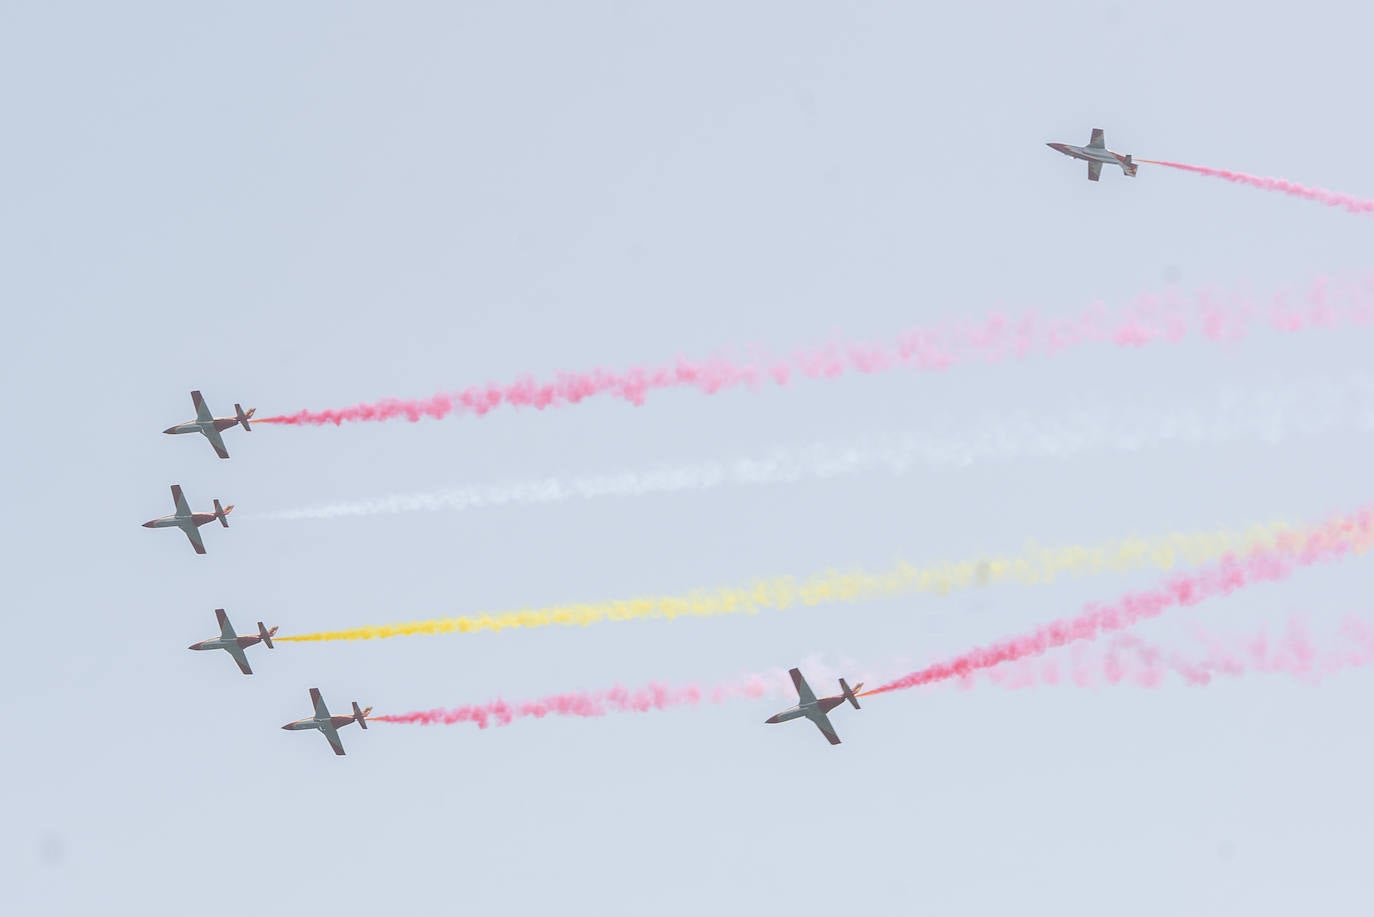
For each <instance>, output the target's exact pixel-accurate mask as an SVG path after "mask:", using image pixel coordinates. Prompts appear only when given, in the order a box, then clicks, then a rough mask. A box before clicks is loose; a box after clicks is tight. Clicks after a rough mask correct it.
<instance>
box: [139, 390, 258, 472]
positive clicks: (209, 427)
mask: <svg viewBox="0 0 1374 917" xmlns="http://www.w3.org/2000/svg"><path fill="white" fill-rule="evenodd" d="M191 403H192V404H194V405H195V406H196V419H195V420H188V421H186V422H185V423H179V424H177V425H176V426H175V427H168V428H167V429H165V430H163V431H162V432H163V433H172V434H176V433H202V434H204V436H205V438H206V439H208V440H209V441H210V445H211V446H213V447H214V449H215V454H216V455H218V456H219V457H220V458H222V459H227V458H228V457H229V450H228V449H226V448H224V437H222V436H220V435H219V434H220V431H222V430H227V429H229V428H230V427H232V426H234V425H236V424H243V428H244V429H245V430H247V431H249V432H250V433H251V432H252V430H253V428H252V427H250V426H248V418H250V417H252V416H253V412H254V411H256V410H257V408H249V409H248V411H247V413H244V410H243V408H242V407H240V406H239V405H237V404H235V405H234V416H233V417H216V416H214V415H213V414H211V413H210V409H209V408H207V407H206V406H205V399H204V398H202V397H200V392H192V393H191Z"/></svg>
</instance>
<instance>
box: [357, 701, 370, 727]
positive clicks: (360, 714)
mask: <svg viewBox="0 0 1374 917" xmlns="http://www.w3.org/2000/svg"><path fill="white" fill-rule="evenodd" d="M371 712H372V708H371V707H368V708H367V709H366V710H361V709H359V708H358V702H357V701H354V702H353V719H354V720H356V721H357V723H358V725H359V726H361V727H363V728H364V729H366V728H367V715H368V714H369V713H371Z"/></svg>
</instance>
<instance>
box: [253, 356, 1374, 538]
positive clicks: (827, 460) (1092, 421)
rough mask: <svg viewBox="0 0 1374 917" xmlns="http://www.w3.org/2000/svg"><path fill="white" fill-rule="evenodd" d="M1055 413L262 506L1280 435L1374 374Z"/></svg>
mask: <svg viewBox="0 0 1374 917" xmlns="http://www.w3.org/2000/svg"><path fill="white" fill-rule="evenodd" d="M1066 407H1070V408H1071V409H1068V410H1063V411H1062V412H1060V413H1057V414H1054V415H1048V416H1046V415H1039V416H1036V415H1031V414H1027V413H1024V412H1021V413H1016V414H1000V415H991V416H985V417H983V418H981V419H980V422H979V424H978V425H977V426H976V427H972V428H970V429H968V430H967V431H966V432H963V433H949V432H947V431H944V430H940V429H931V430H927V431H921V432H916V431H912V432H907V433H901V434H889V435H883V436H871V437H863V438H856V439H850V440H843V441H841V440H836V441H832V442H815V443H810V444H808V445H805V446H796V447H790V448H789V447H778V448H775V449H773V450H771V451H769V452H761V453H759V454H757V455H753V456H749V457H740V458H734V459H717V460H706V461H701V462H682V463H678V464H672V465H667V464H665V465H659V466H656V467H650V468H643V469H639V470H627V471H617V472H610V473H606V474H593V475H586V476H582V477H556V476H548V477H542V478H531V479H528V480H523V481H507V482H503V483H493V484H470V485H465V486H458V487H449V488H445V489H443V490H435V491H429V492H423V493H400V494H391V495H388V496H381V497H371V498H364V499H358V500H348V501H342V502H338V503H329V504H324V505H319V506H313V507H303V508H300V509H288V510H280V511H277V512H268V513H262V514H258V515H256V516H253V517H252V518H256V519H274V520H295V519H337V518H342V517H350V516H373V515H379V514H393V513H408V512H436V511H440V510H449V511H465V510H475V509H486V508H491V507H501V506H532V505H537V506H542V505H549V504H558V503H565V502H567V501H570V500H595V499H605V498H626V497H640V496H646V495H650V494H679V493H700V492H703V491H707V490H714V489H717V488H720V487H747V486H776V485H785V484H791V483H796V482H798V481H806V480H829V479H831V478H836V477H844V476H850V475H858V474H875V473H877V474H881V473H886V474H891V475H902V474H907V473H909V472H911V471H913V470H916V469H948V468H964V467H967V466H969V465H973V464H976V463H979V462H998V461H1002V462H1015V461H1024V460H1034V459H1064V458H1072V457H1075V456H1078V455H1082V454H1084V453H1102V452H1107V453H1114V454H1131V453H1138V452H1141V451H1144V450H1148V449H1156V448H1163V447H1166V446H1174V445H1179V446H1188V445H1207V446H1211V445H1218V444H1222V443H1232V442H1262V443H1276V442H1280V441H1283V440H1285V439H1288V438H1290V437H1294V436H1315V435H1320V434H1325V433H1331V432H1341V433H1346V434H1349V433H1352V432H1362V433H1367V432H1369V431H1371V430H1374V376H1368V375H1365V374H1362V373H1353V374H1350V375H1348V376H1345V377H1341V378H1336V379H1332V378H1318V379H1308V380H1298V381H1295V382H1287V383H1285V384H1283V385H1277V386H1270V387H1256V386H1227V387H1224V388H1221V389H1218V390H1216V391H1214V392H1211V393H1201V392H1199V393H1197V394H1196V395H1195V396H1194V397H1193V398H1192V399H1191V400H1190V402H1189V404H1187V405H1185V406H1182V407H1178V408H1172V409H1160V410H1159V411H1158V412H1156V413H1152V414H1149V415H1144V416H1137V417H1127V416H1124V415H1123V413H1122V409H1121V405H1120V404H1118V403H1112V402H1105V401H1104V402H1100V403H1096V404H1080V405H1078V406H1066Z"/></svg>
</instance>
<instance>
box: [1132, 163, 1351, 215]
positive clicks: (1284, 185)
mask: <svg viewBox="0 0 1374 917" xmlns="http://www.w3.org/2000/svg"><path fill="white" fill-rule="evenodd" d="M1136 161H1137V162H1148V163H1152V164H1154V165H1157V166H1168V167H1169V168H1171V169H1182V170H1183V171H1185V172H1196V173H1197V174H1198V175H1210V176H1212V177H1213V178H1224V179H1226V180H1227V181H1231V182H1237V183H1238V184H1242V185H1250V186H1252V187H1255V188H1262V189H1263V190H1265V191H1282V192H1283V193H1284V194H1293V195H1296V196H1297V197H1305V198H1307V199H1308V200H1309V201H1316V202H1317V203H1319V204H1325V205H1326V206H1328V207H1344V208H1345V209H1346V210H1349V211H1350V212H1351V213H1374V201H1371V200H1366V199H1364V198H1359V197H1352V196H1350V195H1349V194H1341V193H1340V192H1339V191H1327V190H1326V189H1325V188H1308V187H1307V186H1305V185H1300V184H1298V183H1297V182H1291V181H1288V180H1287V179H1286V178H1265V177H1263V176H1260V175H1247V174H1246V173H1244V172H1232V171H1230V170H1229V169H1210V168H1208V167H1207V166H1192V165H1188V164H1187V163H1185V162H1168V161H1166V160H1162V159H1138V160H1136Z"/></svg>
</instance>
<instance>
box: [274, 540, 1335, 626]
mask: <svg viewBox="0 0 1374 917" xmlns="http://www.w3.org/2000/svg"><path fill="white" fill-rule="evenodd" d="M1306 531H1310V530H1309V529H1305V528H1300V529H1294V528H1293V527H1291V526H1288V525H1285V524H1282V523H1270V524H1269V525H1257V526H1252V527H1250V528H1249V529H1244V530H1229V531H1228V530H1220V531H1211V532H1193V533H1175V534H1171V535H1166V536H1163V537H1159V538H1152V539H1144V538H1130V539H1125V540H1121V541H1115V542H1109V543H1106V544H1099V545H1066V546H1060V547H1040V546H1036V545H1031V546H1029V547H1028V548H1027V549H1026V551H1025V552H1023V553H1022V554H1020V555H1017V556H1010V557H996V558H981V559H974V560H966V561H962V562H959V563H950V564H940V565H935V566H930V567H914V566H911V565H909V564H906V563H901V564H898V565H897V566H895V567H893V568H891V569H888V570H886V571H883V572H880V573H871V572H867V571H863V570H859V571H852V572H834V571H832V572H826V573H823V574H819V575H816V576H812V577H809V578H807V579H805V580H802V581H800V582H798V581H797V580H796V579H795V578H794V577H790V576H783V577H776V578H773V579H767V580H758V581H756V582H754V583H752V584H750V585H748V586H741V587H734V588H726V589H718V590H714V591H707V590H696V591H693V592H690V593H687V594H685V595H664V596H641V597H637V598H632V599H621V600H618V601H610V602H600V603H594V604H579V605H556V606H552V607H545V608H535V609H521V610H519V611H506V612H494V613H484V614H476V615H464V616H460V617H450V618H431V619H429V620H424V621H411V622H405V623H398V624H377V625H366V626H363V627H355V628H349V629H346V630H334V631H320V632H317V633H309V634H297V635H291V636H278V637H276V638H275V639H276V641H277V642H278V643H286V642H292V641H296V642H301V641H319V640H374V639H382V638H387V637H403V636H418V635H422V634H447V633H473V632H477V631H485V630H493V631H495V630H506V629H510V628H535V627H549V626H554V625H557V626H586V625H589V624H598V623H603V622H607V621H636V620H644V619H650V618H666V619H673V618H683V617H717V616H723V615H736V614H757V613H758V612H759V611H763V610H782V609H788V608H795V607H798V606H819V605H832V604H839V603H852V602H859V601H871V600H874V599H883V598H892V597H897V596H904V595H914V594H918V593H935V594H946V593H949V592H951V591H954V590H957V589H968V588H972V587H975V586H986V585H992V584H996V583H1004V582H1015V583H1025V584H1038V583H1049V582H1053V581H1054V580H1055V578H1056V577H1058V576H1061V575H1074V574H1076V575H1085V574H1093V573H1101V572H1108V571H1121V570H1134V569H1141V568H1145V567H1156V568H1160V569H1172V568H1173V567H1174V566H1175V565H1176V564H1178V563H1180V562H1184V563H1190V564H1202V563H1207V562H1209V561H1213V560H1216V559H1217V558H1220V557H1223V556H1225V555H1228V554H1232V553H1236V552H1247V551H1255V550H1262V549H1264V548H1266V547H1273V546H1276V545H1278V544H1281V543H1283V542H1284V541H1285V539H1290V540H1291V539H1292V538H1294V537H1298V535H1300V534H1301V533H1303V532H1306Z"/></svg>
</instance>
